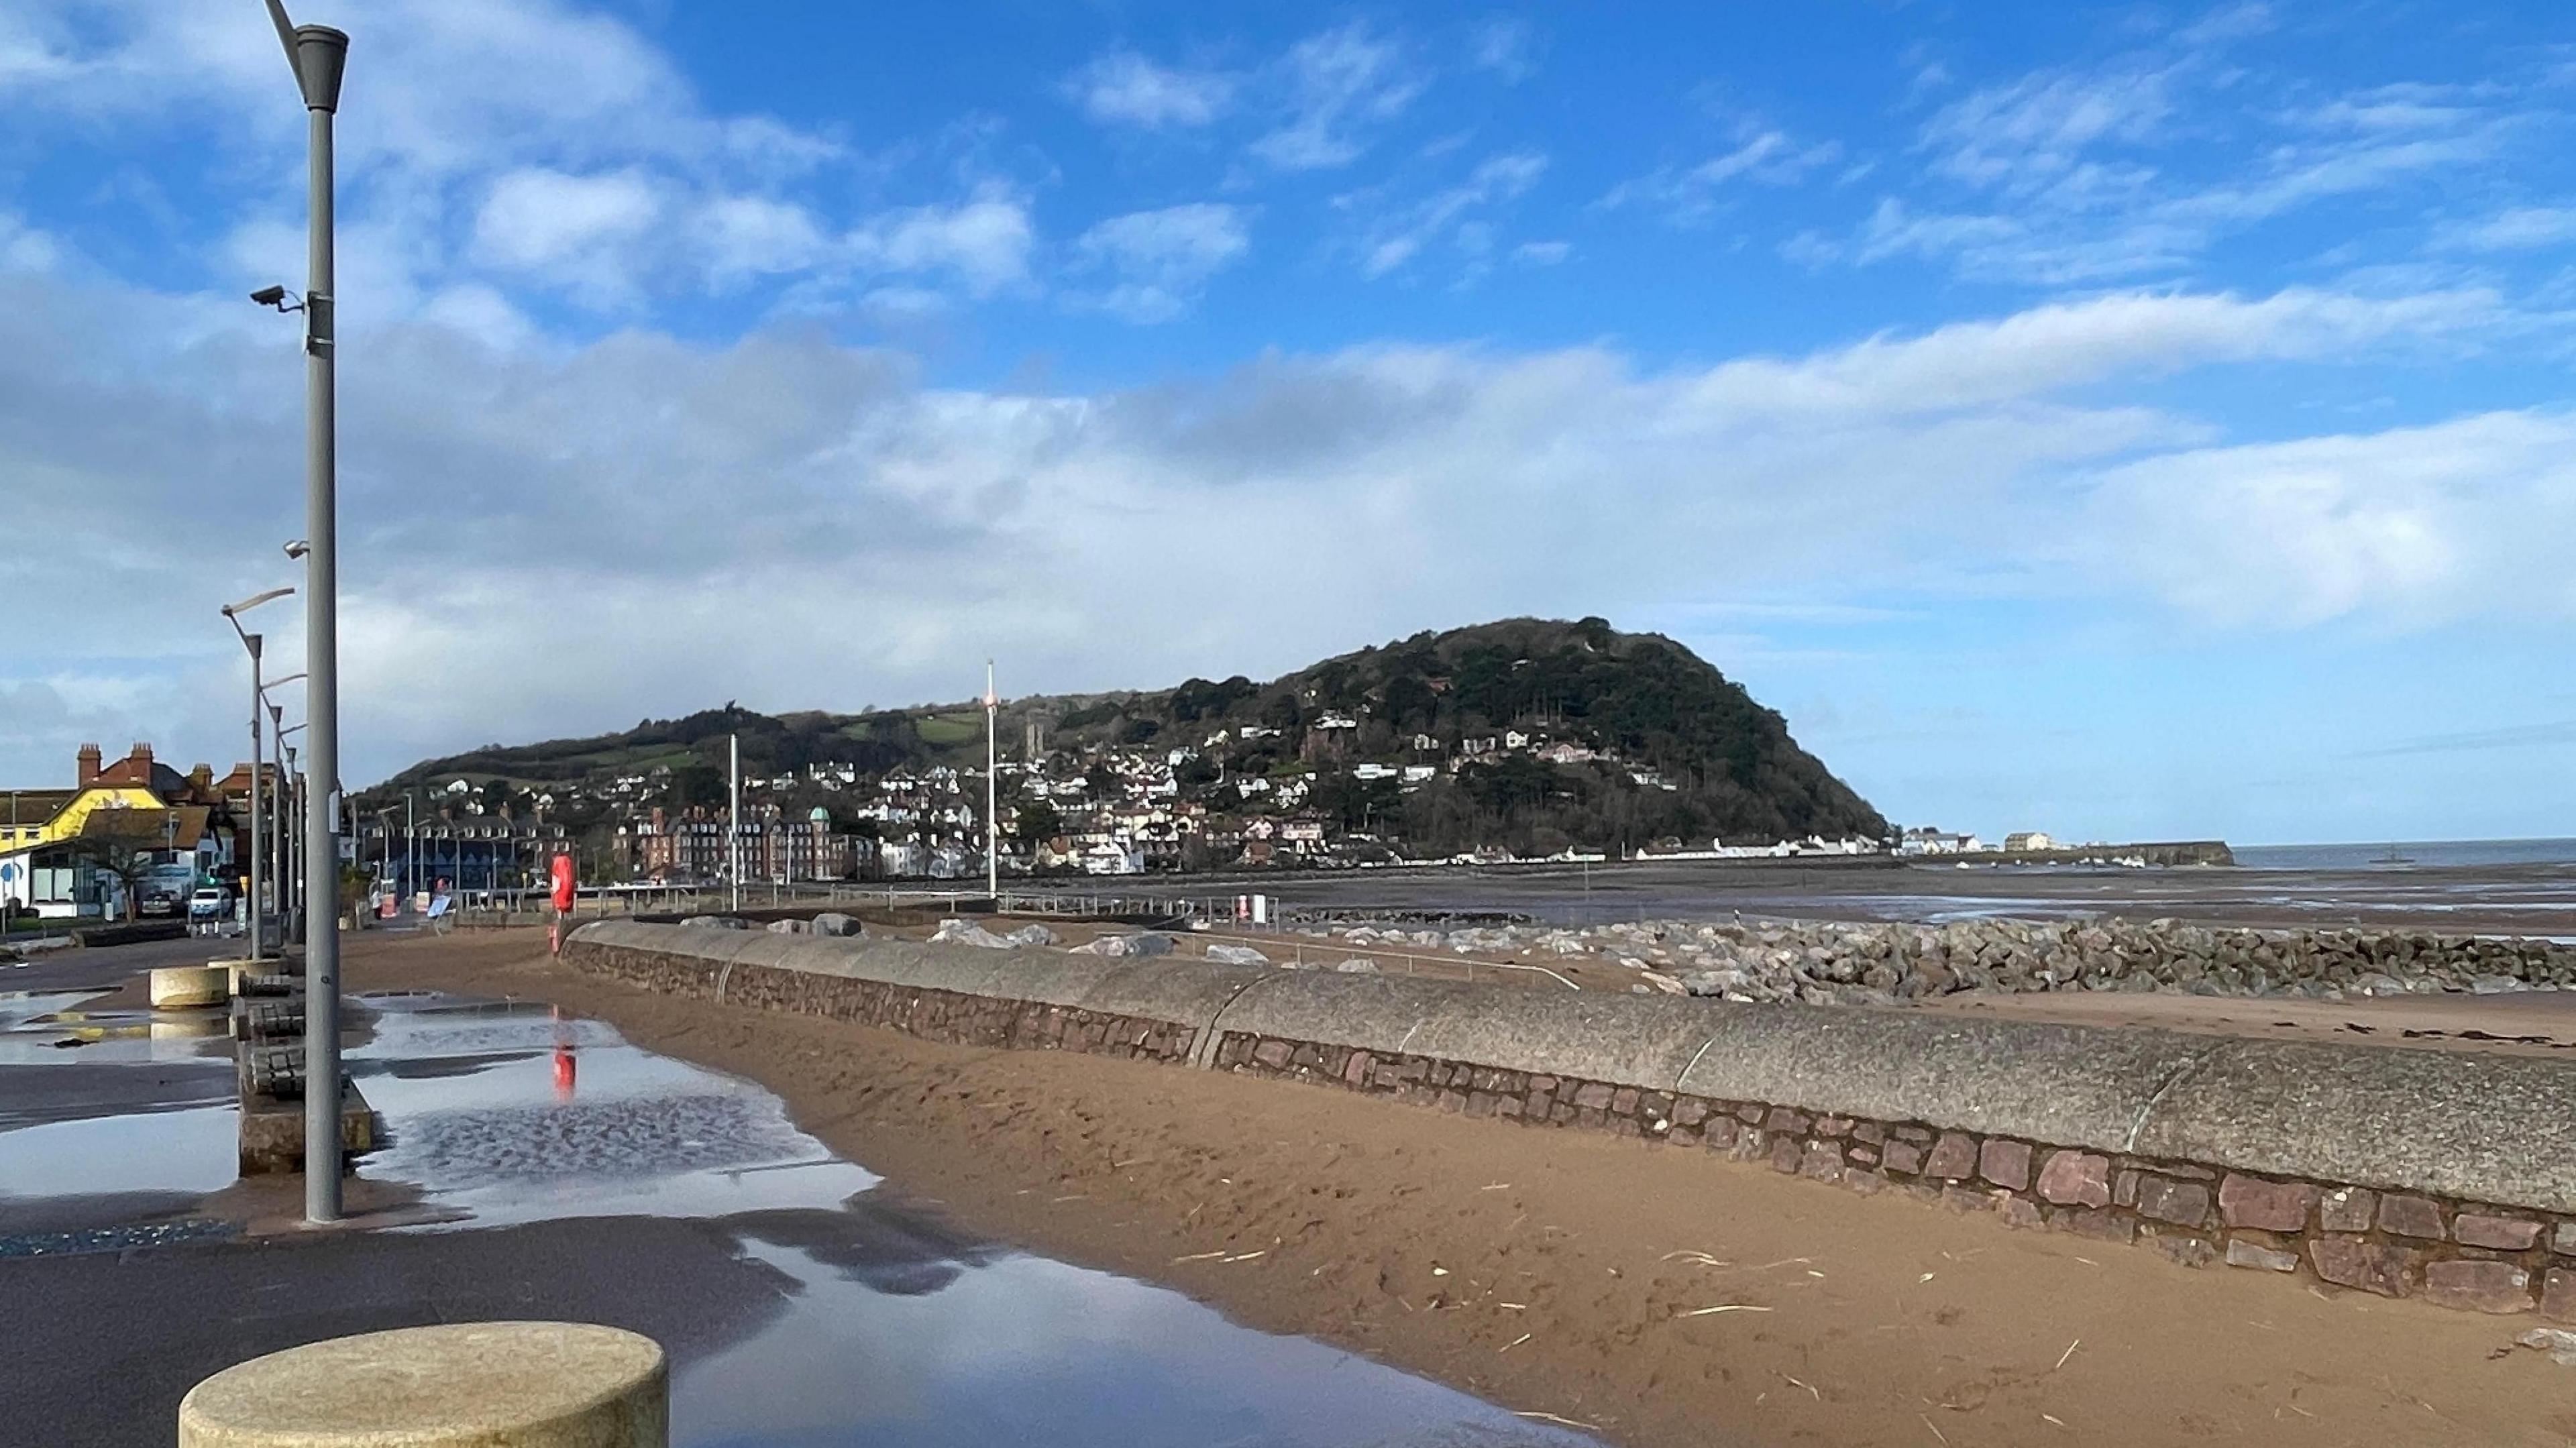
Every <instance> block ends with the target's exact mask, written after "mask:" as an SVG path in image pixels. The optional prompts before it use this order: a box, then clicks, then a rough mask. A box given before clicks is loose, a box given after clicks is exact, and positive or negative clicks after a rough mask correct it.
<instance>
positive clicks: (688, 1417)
mask: <svg viewBox="0 0 2576 1448" xmlns="http://www.w3.org/2000/svg"><path fill="white" fill-rule="evenodd" d="M744 1247H745V1250H746V1251H748V1252H749V1253H750V1255H751V1256H753V1257H754V1258H755V1259H757V1260H759V1261H761V1262H764V1263H766V1264H768V1265H769V1266H771V1267H773V1268H775V1269H777V1270H778V1271H780V1272H782V1273H784V1274H786V1275H787V1276H788V1277H790V1278H792V1279H794V1281H795V1283H796V1285H797V1289H798V1290H797V1292H796V1296H795V1299H794V1302H793V1305H791V1306H790V1307H789V1308H788V1309H787V1311H786V1312H785V1313H784V1314H783V1315H781V1316H780V1317H779V1318H778V1319H776V1320H775V1321H773V1322H772V1323H771V1324H770V1325H769V1326H768V1327H767V1328H766V1329H765V1330H764V1331H762V1332H760V1333H759V1334H757V1335H755V1336H754V1337H752V1338H751V1339H750V1340H748V1341H745V1342H742V1343H738V1344H735V1345H734V1346H733V1347H731V1348H728V1349H727V1350H725V1351H723V1352H720V1353H717V1354H716V1355H714V1356H712V1357H709V1358H706V1359H704V1360H702V1361H699V1362H696V1363H693V1364H689V1365H687V1366H685V1367H683V1368H682V1369H681V1371H680V1372H679V1373H678V1375H677V1376H676V1377H675V1378H674V1379H673V1382H672V1389H671V1407H672V1439H673V1441H674V1442H685V1443H695V1444H709V1445H713V1444H727V1445H734V1444H741V1445H748V1444H761V1445H764V1448H807V1445H814V1448H820V1445H825V1444H830V1445H835V1448H838V1445H861V1444H868V1445H877V1444H882V1445H887V1448H893V1445H902V1448H980V1445H986V1444H994V1443H1017V1442H1029V1443H1045V1444H1049V1445H1063V1448H1086V1445H1100V1448H1112V1445H1114V1448H1159V1445H1171V1448H1203V1445H1208V1444H1262V1445H1275V1448H1306V1445H1313V1448H1345V1445H1365V1444H1386V1445H1392V1444H1418V1445H1428V1444H1453V1445H1468V1444H1484V1445H1499V1444H1537V1443H1578V1442H1582V1441H1584V1440H1582V1439H1579V1438H1575V1437H1573V1436H1572V1435H1567V1434H1557V1433H1551V1432H1545V1431H1541V1430H1538V1429H1534V1428H1533V1427H1531V1426H1530V1425H1529V1424H1527V1423H1524V1422H1523V1421H1521V1420H1520V1419H1517V1418H1515V1417H1513V1416H1512V1415H1511V1414H1509V1413H1506V1412H1504V1411H1503V1410H1501V1409H1499V1408H1496V1407H1493V1406H1492V1405H1490V1404H1487V1403H1482V1402H1479V1401H1477V1400H1476V1399H1473V1398H1470V1397H1467V1396H1466V1395H1464V1394H1462V1393H1457V1392H1453V1391H1451V1390H1449V1389H1447V1388H1444V1387H1440V1386H1439V1385H1437V1384H1434V1383H1430V1382H1426V1381H1424V1380H1422V1379H1419V1378H1413V1377H1408V1376H1406V1375H1404V1374H1402V1373H1398V1372H1395V1371H1394V1370H1392V1369H1389V1368H1385V1367H1382V1366H1379V1365H1378V1364H1376V1363H1372V1362H1369V1361H1368V1360H1366V1359H1364V1358H1358V1357H1354V1356H1352V1355H1351V1354H1348V1353H1345V1352H1341V1351H1339V1350H1337V1349H1334V1348H1330V1347H1326V1346H1324V1345H1323V1344H1321V1343H1316V1342H1310V1341H1307V1340H1305V1339H1302V1338H1280V1337H1271V1336H1268V1335H1266V1334H1262V1333H1256V1332H1252V1331H1250V1330H1248V1329H1245V1328H1240V1327H1237V1326H1235V1325H1234V1324H1232V1323H1230V1322H1227V1321H1226V1320H1225V1319H1224V1318H1223V1317H1221V1316H1219V1315H1218V1314H1217V1313H1216V1312H1214V1311H1213V1310H1211V1309H1209V1308H1206V1307H1202V1306H1200V1305H1199V1304H1197V1303H1194V1302H1191V1301H1189V1300H1188V1299H1186V1298H1183V1297H1181V1296H1179V1295H1178V1294H1175V1293H1172V1292H1167V1291H1164V1290H1163V1289H1161V1288H1156V1287H1149V1286H1146V1285H1145V1284H1143V1283H1140V1282H1133V1281H1129V1280H1127V1279H1125V1278H1120V1277H1112V1276H1109V1275H1107V1274H1105V1273H1100V1272H1091V1271H1086V1270H1084V1269H1081V1268H1078V1267H1068V1266H1066V1265H1064V1264H1062V1263H1060V1262H1051V1261H1048V1260H1046V1259H1045V1258H1042V1257H1030V1256H1024V1255H1018V1254H1013V1255H1008V1256H1003V1257H1000V1258H998V1259H996V1260H994V1261H993V1262H991V1263H990V1264H988V1265H984V1266H981V1267H978V1268H977V1269H976V1270H973V1271H969V1272H965V1273H962V1274H960V1275H958V1276H957V1277H955V1279H954V1280H953V1281H950V1282H948V1283H947V1284H946V1285H944V1286H942V1287H941V1288H940V1289H939V1290H937V1291H935V1292H931V1293H927V1294H923V1295H918V1296H909V1297H906V1296H894V1295H888V1294H887V1293H885V1292H883V1291H881V1290H879V1289H877V1288H875V1287H872V1286H870V1285H868V1284H866V1283H864V1282H854V1281H852V1280H850V1278H849V1277H848V1276H847V1275H846V1274H845V1273H844V1272H843V1271H841V1270H839V1269H838V1268H837V1267H836V1266H834V1265H832V1264H829V1263H826V1262H824V1261H820V1260H817V1258H816V1256H815V1255H814V1253H813V1252H812V1251H811V1250H810V1249H806V1248H800V1247H790V1246H781V1245H779V1244H776V1243H774V1242H769V1241H764V1240H761V1239H759V1238H757V1237H755V1238H751V1239H749V1240H746V1241H745V1243H744Z"/></svg>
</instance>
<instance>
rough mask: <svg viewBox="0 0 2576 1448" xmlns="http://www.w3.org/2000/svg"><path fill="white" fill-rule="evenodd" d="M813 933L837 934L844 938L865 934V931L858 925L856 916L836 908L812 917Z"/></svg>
mask: <svg viewBox="0 0 2576 1448" xmlns="http://www.w3.org/2000/svg"><path fill="white" fill-rule="evenodd" d="M814 933H815V934H817V935H838V936H842V937H845V938H846V937H850V936H859V935H865V934H867V931H866V930H865V929H864V928H862V927H861V926H860V924H859V920H858V917H857V916H855V915H844V914H842V913H841V912H840V911H838V910H826V911H824V912H823V913H822V914H820V915H817V916H815V917H814Z"/></svg>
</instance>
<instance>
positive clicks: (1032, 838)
mask: <svg viewBox="0 0 2576 1448" xmlns="http://www.w3.org/2000/svg"><path fill="white" fill-rule="evenodd" d="M1011 833H1012V835H1013V836H1015V837H1016V838H1018V840H1019V841H1020V842H1021V843H1022V844H1032V845H1033V844H1036V843H1038V842H1040V841H1042V840H1051V839H1054V838H1055V837H1056V836H1058V835H1060V834H1063V833H1064V816H1062V815H1060V814H1058V813H1056V808H1055V806H1054V805H1053V804H1051V803H1049V802H1048V801H1046V800H1042V799H1031V800H1022V801H1021V802H1020V805H1019V807H1018V808H1017V809H1015V810H1014V811H1012V814H1011Z"/></svg>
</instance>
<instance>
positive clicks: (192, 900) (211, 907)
mask: <svg viewBox="0 0 2576 1448" xmlns="http://www.w3.org/2000/svg"><path fill="white" fill-rule="evenodd" d="M232 913H233V892H232V891H230V890H227V889H225V888H224V887H223V886H221V885H200V886H198V887H197V893H195V894H193V895H191V896H189V897H188V918H189V919H191V920H222V919H226V918H229V917H230V916H231V915H232Z"/></svg>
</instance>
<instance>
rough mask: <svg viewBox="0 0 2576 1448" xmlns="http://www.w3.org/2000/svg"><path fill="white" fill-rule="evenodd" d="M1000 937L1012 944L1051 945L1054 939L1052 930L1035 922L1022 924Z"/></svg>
mask: <svg viewBox="0 0 2576 1448" xmlns="http://www.w3.org/2000/svg"><path fill="white" fill-rule="evenodd" d="M1002 938H1003V939H1004V940H1007V941H1009V942H1011V943H1012V944H1013V945H1053V944H1055V939H1056V937H1055V932H1054V931H1052V930H1049V929H1047V928H1046V927H1045V926H1043V925H1035V924H1031V925H1023V926H1021V927H1020V928H1019V929H1017V930H1014V931H1012V932H1011V933H1010V934H1008V935H1005V936H1003V937H1002Z"/></svg>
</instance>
